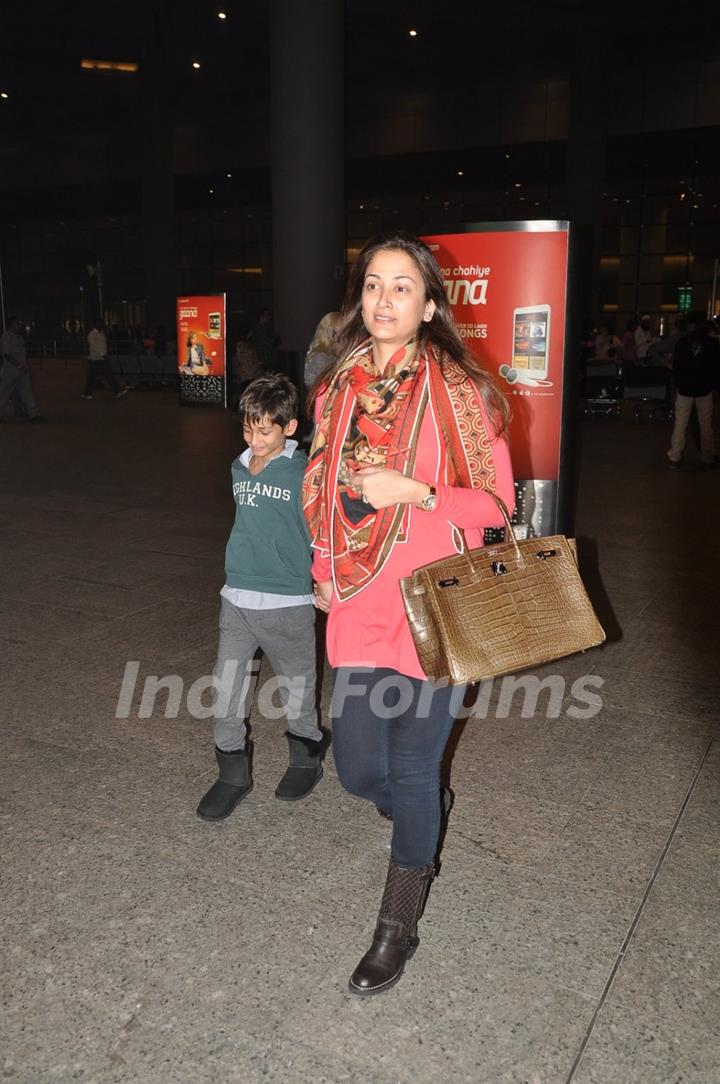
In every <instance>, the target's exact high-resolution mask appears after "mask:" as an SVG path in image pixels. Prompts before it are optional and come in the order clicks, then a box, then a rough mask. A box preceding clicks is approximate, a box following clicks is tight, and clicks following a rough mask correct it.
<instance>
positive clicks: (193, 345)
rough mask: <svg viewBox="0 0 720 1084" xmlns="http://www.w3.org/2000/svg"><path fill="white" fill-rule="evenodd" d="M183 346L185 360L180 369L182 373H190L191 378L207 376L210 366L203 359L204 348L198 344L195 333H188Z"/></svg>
mask: <svg viewBox="0 0 720 1084" xmlns="http://www.w3.org/2000/svg"><path fill="white" fill-rule="evenodd" d="M185 346H186V349H187V360H186V362H185V364H184V366H183V368H182V372H184V373H191V374H192V375H193V376H209V375H210V366H209V364H208V361H207V358H206V357H205V348H204V347H203V345H202V343H200V342H198V333H197V331H191V332H190V334H189V335H188V337H187V342H186V344H185Z"/></svg>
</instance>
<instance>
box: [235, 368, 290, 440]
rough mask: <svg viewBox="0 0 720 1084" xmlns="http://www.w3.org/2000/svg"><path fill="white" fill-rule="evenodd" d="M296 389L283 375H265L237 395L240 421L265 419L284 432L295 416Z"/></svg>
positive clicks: (251, 421)
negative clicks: (278, 426) (280, 427)
mask: <svg viewBox="0 0 720 1084" xmlns="http://www.w3.org/2000/svg"><path fill="white" fill-rule="evenodd" d="M299 399H300V397H299V395H298V390H297V388H296V387H295V385H294V384H293V383H292V381H291V380H290V379H289V378H288V377H287V376H285V374H284V373H265V374H264V375H263V376H259V377H257V378H256V379H255V380H253V382H252V384H248V386H247V388H246V389H245V391H244V392H243V393H242V395H241V396H240V402H239V403H238V414H239V415H240V418H241V420H242V421H243V422H249V423H250V424H251V425H252V423H253V422H259V421H261V420H262V419H263V418H264V417H266V416H267V417H268V418H269V419H270V421H271V422H272V424H273V425H280V426H282V428H283V429H284V428H285V426H286V425H289V424H290V422H291V421H294V419H295V418H297V416H298V406H299Z"/></svg>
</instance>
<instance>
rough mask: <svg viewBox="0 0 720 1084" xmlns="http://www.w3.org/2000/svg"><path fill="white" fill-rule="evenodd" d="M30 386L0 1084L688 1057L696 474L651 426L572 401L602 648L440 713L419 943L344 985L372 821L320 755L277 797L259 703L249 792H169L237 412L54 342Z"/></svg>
mask: <svg viewBox="0 0 720 1084" xmlns="http://www.w3.org/2000/svg"><path fill="white" fill-rule="evenodd" d="M36 385H37V392H38V398H39V400H40V402H41V406H42V407H43V409H44V410H45V411H46V413H47V415H48V421H47V423H46V424H45V425H36V426H29V425H23V424H18V423H14V422H13V421H11V420H8V421H7V422H6V424H3V425H2V426H0V476H1V477H2V487H1V490H0V510H1V514H2V519H1V521H0V538H1V540H2V561H1V563H0V582H1V584H2V594H1V595H0V646H1V649H2V655H1V661H0V695H1V703H2V737H3V756H2V759H1V760H0V815H1V819H2V830H3V845H2V883H3V888H2V901H3V912H4V913H3V923H2V953H3V957H2V977H1V978H0V983H1V985H2V1020H1V1022H0V1066H1V1067H2V1079H6V1080H9V1081H13V1082H20V1081H22V1082H27V1084H43V1082H45V1081H61V1082H64V1081H91V1082H97V1084H105V1082H108V1084H109V1082H115V1081H132V1082H146V1081H147V1082H149V1084H166V1082H167V1084H171V1082H173V1084H174V1082H181V1084H203V1082H211V1081H212V1082H215V1081H238V1082H239V1081H243V1082H245V1081H250V1082H254V1081H277V1082H286V1081H287V1082H290V1084H295V1082H301V1081H302V1082H307V1081H309V1082H327V1084H339V1082H345V1081H352V1082H355V1081H363V1082H366V1084H391V1082H392V1084H394V1082H403V1084H405V1082H412V1084H425V1082H431V1081H432V1082H435V1081H438V1080H442V1081H452V1082H455V1081H466V1082H470V1084H505V1082H507V1084H510V1082H513V1084H571V1082H572V1084H680V1082H682V1084H717V1082H718V1081H720V1032H719V1024H718V1021H719V1020H720V937H719V936H718V892H719V890H720V863H719V859H720V842H719V840H718V832H717V821H718V814H719V813H720V788H719V787H718V781H719V779H720V742H718V740H717V734H718V709H717V704H718V697H719V696H720V651H719V650H718V633H720V606H719V602H720V590H719V588H718V572H717V565H718V552H719V549H718V541H717V540H718V534H719V533H720V499H719V498H720V472H717V473H715V472H709V473H705V472H702V471H700V470H699V469H696V464H694V463H693V462H692V461H691V462H688V464H687V466H686V467H685V469H683V470H682V471H679V472H677V473H673V472H670V471H668V469H667V467H666V464H665V460H664V451H665V447H666V445H667V441H668V429H667V426H665V425H663V424H657V425H640V426H638V425H631V424H627V423H624V422H621V421H602V420H596V421H589V422H587V423H586V424H585V427H584V432H583V453H582V471H581V486H580V497H579V510H578V521H577V534H578V536H579V538H580V540H581V552H582V558H583V567H584V570H585V574H586V577H587V580H588V583H589V585H590V587H591V590H592V593H593V597H594V599H595V601H596V604H597V606H598V608H599V610H600V612H601V614H602V616H603V619H604V621H605V623H606V625H607V628H608V632H609V634H610V639H609V642H608V644H607V645H606V646H605V647H604V648H602V649H599V650H596V651H594V652H591V653H588V654H587V655H586V656H583V657H576V658H572V659H569V660H566V661H565V662H563V663H560V664H556V665H555V666H553V667H548V668H546V670H545V673H544V674H543V676H546V675H554V676H555V677H556V678H562V679H564V681H565V685H564V692H562V691H561V692H560V694H558V697H559V702H556V703H553V705H552V707H551V709H550V710H546V706H545V699H543V698H541V700H540V708H539V709H538V710H537V711H536V712H534V713H532V714H531V717H529V718H525V717H523V715H524V714H528V712H527V711H525V712H524V713H523V711H522V705H521V704H520V702H519V700H517V698H516V700H514V701H513V703H512V704H510V705H505V707H503V704H502V700H503V690H501V689H498V688H496V689H494V690H492V691H491V695H490V696H489V698H488V702H487V705H486V708H487V710H480V711H479V715H478V716H477V717H473V718H471V719H470V720H469V721H468V722H467V724H466V725H465V727H464V730H463V733H462V734H461V735H460V736H459V740H458V741H457V743H455V745H454V756H453V759H452V764H451V765H450V772H451V782H452V786H453V788H454V790H455V792H456V795H457V799H456V804H455V808H454V810H453V812H452V814H451V817H450V823H449V828H448V832H447V836H446V840H445V846H444V851H443V868H442V873H441V876H440V877H439V879H438V880H437V881H436V883H435V885H434V886H433V889H432V892H431V895H430V899H429V902H428V906H427V911H426V915H425V918H424V920H423V922H422V926H421V936H422V941H421V945H420V948H419V950H418V953H417V955H416V956H415V959H414V960H413V961H412V962H411V964H410V965H409V966H408V970H407V972H406V975H405V978H404V979H403V981H402V982H401V983H400V984H399V985H398V986H397V987H396V988H395V989H393V990H392V991H390V992H388V993H387V994H386V995H385V996H383V997H381V998H374V999H371V1000H369V1001H358V1000H356V999H353V998H351V997H350V996H349V995H348V994H347V993H346V983H347V978H348V975H349V973H350V971H351V970H352V968H353V966H354V964H355V963H356V961H357V959H358V957H359V955H360V954H361V953H362V952H363V951H364V950H365V948H366V946H367V944H368V938H369V935H370V933H371V930H372V926H373V922H374V916H375V911H376V907H377V904H378V901H379V896H380V893H381V890H382V884H383V880H384V873H385V867H386V860H387V856H388V839H389V829H388V826H387V824H386V823H385V822H383V821H381V820H380V819H379V818H378V817H377V816H376V815H375V813H374V811H373V810H372V809H370V808H367V807H365V806H364V805H363V804H362V803H360V802H359V801H357V800H354V799H352V798H350V797H349V796H348V795H346V794H345V793H344V792H343V791H342V789H341V787H340V785H339V783H338V780H337V777H336V775H335V772H334V769H333V764H332V756H330V757H329V758H328V764H327V770H326V776H325V779H324V780H323V782H322V783H321V784H320V786H319V787H318V788H317V789H316V791H315V792H314V793H313V794H312V795H311V796H310V797H309V798H308V799H307V800H305V801H304V802H300V803H297V804H289V803H280V802H277V801H276V800H275V799H274V797H273V789H274V786H275V783H276V781H277V780H278V778H279V776H280V774H281V773H282V770H283V762H284V755H285V745H284V739H283V730H284V728H283V723H282V720H281V719H279V718H263V717H261V715H260V713H259V712H257V711H256V712H255V716H254V737H255V742H256V785H255V789H254V791H253V793H252V795H251V796H250V797H249V798H248V799H247V800H246V801H245V802H244V803H243V804H242V806H241V807H239V808H238V810H237V811H236V813H235V814H234V815H233V816H232V817H231V818H230V819H229V820H228V821H226V822H224V823H223V824H221V825H219V826H211V825H208V824H205V823H202V822H201V821H199V820H198V819H197V818H196V816H195V814H194V809H195V805H196V803H197V801H198V799H199V797H200V795H201V794H202V793H203V791H204V789H205V788H206V787H207V785H208V784H209V782H210V780H211V779H212V776H213V771H212V739H211V724H210V722H209V721H208V720H207V719H198V718H194V717H193V715H197V711H195V712H193V710H192V707H193V701H194V700H195V699H197V693H198V690H197V689H195V690H194V692H193V691H190V686H191V684H192V683H193V682H194V681H195V680H196V679H197V678H199V677H202V675H206V674H208V673H209V672H210V670H211V667H212V663H213V657H214V650H215V642H216V621H217V610H218V598H217V594H218V590H219V588H220V586H221V583H222V559H223V549H224V544H225V539H226V533H227V530H228V527H229V525H230V522H231V517H232V501H231V497H230V493H229V473H228V468H229V462H230V460H231V458H232V456H233V455H234V454H235V452H236V451H237V449H238V440H239V433H238V426H237V423H236V422H233V421H232V420H231V419H230V418H229V417H228V416H227V415H224V414H223V413H221V412H216V411H213V410H211V409H206V410H201V409H180V408H179V407H178V406H177V403H176V401H175V399H174V398H173V396H172V395H170V394H168V393H162V392H149V391H148V392H140V391H137V392H133V393H131V394H130V395H128V396H127V397H126V398H125V399H124V400H122V401H120V402H114V401H112V400H111V399H110V397H109V396H108V395H107V394H105V395H103V396H101V397H100V398H98V399H97V400H96V401H94V402H84V401H82V400H81V399H80V390H81V377H80V374H79V372H78V371H77V370H76V369H75V368H74V367H73V366H72V365H68V366H67V367H63V366H62V364H61V365H60V366H58V367H57V368H52V367H51V366H50V364H49V363H46V365H45V366H44V367H43V368H42V369H40V370H39V371H38V372H37V373H36ZM127 662H135V663H136V664H137V666H136V671H137V681H136V684H135V686H134V695H133V696H132V697H131V698H130V697H126V699H127V700H128V705H127V706H128V710H127V711H125V712H122V713H121V714H125V715H127V718H117V717H116V712H117V707H118V698H119V695H120V690H121V683H122V680H123V675H124V673H125V667H126V663H127ZM589 674H590V675H592V676H594V677H597V678H601V679H603V684H602V685H601V686H598V687H596V688H595V689H594V690H593V691H594V692H595V694H596V695H599V696H600V697H601V700H602V706H601V710H599V712H598V713H596V714H595V715H594V716H593V717H592V718H582V714H583V708H587V704H586V703H584V702H582V699H581V696H582V689H583V688H587V687H588V686H587V685H580V686H579V685H577V684H575V685H574V684H573V683H575V682H577V681H579V680H580V679H583V678H584V677H586V675H589ZM153 675H157V676H163V675H179V678H178V679H176V680H177V681H179V680H180V679H182V681H183V682H184V686H183V696H182V698H181V703H180V705H179V709H178V710H177V711H176V712H174V713H173V712H171V713H170V714H171V715H172V714H174V716H175V717H172V718H166V717H165V711H164V698H163V697H162V696H161V697H159V698H158V700H157V701H156V703H155V707H154V709H153V708H152V705H151V704H149V703H146V704H145V709H143V706H142V703H141V700H142V698H141V692H142V689H143V686H144V683H145V679H146V678H147V677H149V676H153ZM555 686H556V687H557V681H556V682H555ZM130 691H131V692H132V688H131V690H130ZM189 692H190V704H189V703H188V693H189ZM578 693H580V696H579V695H578ZM558 697H556V700H558ZM130 700H131V702H130ZM203 702H204V701H198V703H199V705H200V708H201V713H202V703H203ZM196 706H197V705H196ZM265 708H266V711H265V714H266V715H273V714H275V713H274V712H273V710H272V705H270V704H266V705H265ZM578 711H579V712H580V716H581V717H578ZM206 714H207V713H206ZM585 714H587V711H586V712H585ZM483 715H484V716H485V717H484V718H483V717H481V716H483ZM143 716H147V717H143Z"/></svg>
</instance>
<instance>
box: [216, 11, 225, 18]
mask: <svg viewBox="0 0 720 1084" xmlns="http://www.w3.org/2000/svg"><path fill="white" fill-rule="evenodd" d="M218 19H227V15H226V13H225V12H224V11H219V12H218Z"/></svg>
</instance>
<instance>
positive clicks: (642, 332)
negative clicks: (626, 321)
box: [635, 313, 655, 365]
mask: <svg viewBox="0 0 720 1084" xmlns="http://www.w3.org/2000/svg"><path fill="white" fill-rule="evenodd" d="M654 338H655V336H654V335H653V333H652V327H651V324H650V315H649V313H645V315H644V316H643V317H642V319H641V320H640V323H639V324H638V325H637V326H636V327H635V354H636V356H637V360H638V361H639V363H640V364H641V365H644V364H645V359H646V357H647V352H648V350H649V348H650V343H651V342H652V341H653V339H654Z"/></svg>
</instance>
